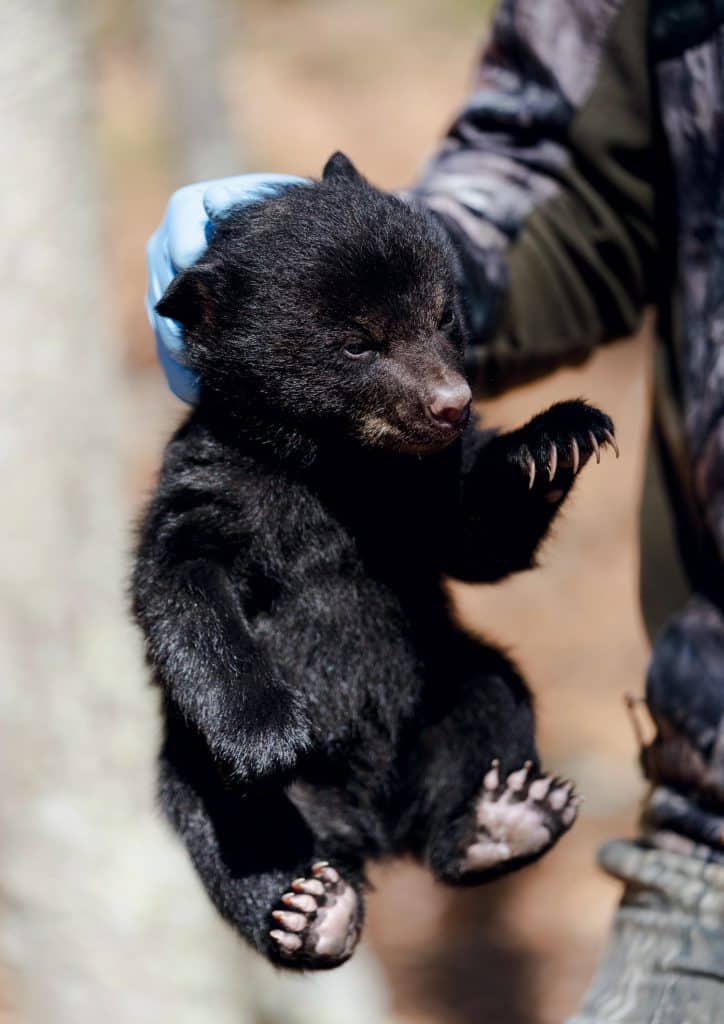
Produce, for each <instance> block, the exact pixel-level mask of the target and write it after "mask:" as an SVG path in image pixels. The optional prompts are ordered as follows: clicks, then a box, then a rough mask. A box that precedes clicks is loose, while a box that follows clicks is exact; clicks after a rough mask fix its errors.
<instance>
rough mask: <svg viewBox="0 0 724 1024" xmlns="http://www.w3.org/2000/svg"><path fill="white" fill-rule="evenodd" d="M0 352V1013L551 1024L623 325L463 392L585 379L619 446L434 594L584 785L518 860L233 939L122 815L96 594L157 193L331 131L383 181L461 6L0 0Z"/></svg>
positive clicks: (592, 697)
mask: <svg viewBox="0 0 724 1024" xmlns="http://www.w3.org/2000/svg"><path fill="white" fill-rule="evenodd" d="M3 6H4V13H5V17H4V19H3V33H2V39H0V53H1V54H2V58H1V59H0V116H1V117H0V135H1V138H0V166H1V167H2V168H3V172H2V173H3V179H4V187H3V190H2V192H3V195H2V200H1V201H2V210H3V213H2V239H1V240H0V253H1V254H2V255H1V262H0V266H2V278H1V279H0V280H1V284H0V287H2V308H3V317H4V323H5V332H4V333H5V337H4V339H3V343H2V346H0V459H1V460H2V464H3V466H4V475H3V483H4V487H3V501H2V503H0V506H1V507H0V546H1V550H2V574H1V575H2V579H1V580H0V716H1V719H2V724H1V725H0V959H1V961H2V967H1V968H0V1021H2V1022H3V1024H9V1022H13V1024H17V1022H25V1021H33V1022H34V1021H35V1020H36V1019H37V1020H40V1019H42V1020H43V1021H47V1020H52V1021H53V1022H54V1024H65V1022H66V1021H68V1022H71V1021H72V1022H73V1024H86V1022H90V1021H93V1022H94V1024H95V1022H97V1021H99V1020H100V1019H101V1015H102V1016H103V1017H104V1018H105V1022H106V1024H111V1022H115V1021H119V1022H120V1021H123V1022H126V1021H129V1022H130V1021H132V1022H134V1024H135V1022H145V1021H149V1022H150V1021H152V1020H153V1021H154V1022H159V1021H166V1020H169V1021H170V1020H173V1021H174V1024H184V1022H186V1021H188V1022H196V1021H199V1022H201V1021H203V1022H204V1024H226V1022H227V1021H228V1022H232V1021H233V1022H238V1024H243V1022H253V1024H277V1022H279V1024H294V1022H297V1021H299V1022H303V1021H305V1022H306V1021H315V1022H325V1021H330V1022H332V1021H334V1022H336V1024H347V1022H350V1024H351V1022H357V1021H360V1022H365V1024H378V1022H382V1021H389V1022H391V1021H393V1020H394V1021H397V1022H398V1024H399V1022H407V1024H473V1022H475V1024H480V1022H483V1021H486V1022H487V1021H490V1022H500V1024H549V1022H550V1024H553V1022H560V1021H562V1020H563V1019H564V1017H565V1016H566V1014H567V1013H570V1012H572V1010H573V1009H574V1008H575V1006H576V1004H577V1001H578V999H579V997H580V995H581V993H582V992H583V990H584V988H585V986H586V983H587V981H588V979H589V977H590V975H591V972H592V970H593V967H594V964H595V961H596V957H597V954H598V952H599V950H600V946H601V943H602V941H603V937H604V935H605V929H606V925H607V921H608V919H609V917H610V914H611V912H612V909H613V907H614V905H615V902H616V899H617V887H616V886H615V885H614V884H613V883H612V882H611V880H609V879H606V878H605V877H604V876H603V875H602V874H601V873H600V872H599V871H598V870H597V869H596V867H595V864H594V861H595V853H596V849H597V846H598V845H599V843H600V842H601V841H602V840H604V839H605V838H608V837H611V836H615V835H624V834H630V833H631V831H632V828H633V822H634V819H635V813H636V806H637V802H638V801H639V799H640V797H641V783H640V781H639V778H638V772H637V768H636V746H635V743H634V740H633V734H632V731H631V728H630V726H629V723H628V721H627V718H626V715H625V712H624V707H623V694H624V693H625V692H626V691H633V692H636V693H638V692H641V690H642V684H643V672H644V667H645V661H646V653H647V652H646V641H645V638H644V633H643V629H642V625H641V621H640V615H639V611H638V578H637V574H638V554H637V534H638V527H637V511H638V502H639V491H640V480H641V474H642V463H643V446H644V441H645V435H646V432H647V426H648V423H647V420H648V415H647V410H648V387H649V376H648V365H649V355H650V347H651V338H650V334H651V329H650V324H647V325H645V327H644V329H643V330H642V332H641V335H640V337H638V338H637V339H635V341H633V343H630V342H629V343H627V344H616V345H613V346H611V347H610V348H609V349H608V350H607V351H606V352H604V353H601V354H600V355H598V356H596V357H595V359H593V360H592V361H591V362H590V363H589V364H587V365H586V366H585V367H584V368H583V369H580V370H576V371H575V372H572V371H566V372H561V373H558V374H556V375H555V376H553V377H551V378H549V379H547V380H546V381H545V382H544V383H543V384H541V385H537V386H535V387H530V388H526V389H523V390H520V391H517V392H514V393H512V394H510V395H509V396H507V397H506V398H505V399H503V400H499V401H496V402H495V403H488V404H487V405H486V406H485V408H484V409H483V412H484V415H485V417H486V418H487V420H488V422H489V423H493V424H498V425H502V426H506V427H507V426H513V425H516V424H518V423H520V422H521V421H522V420H523V419H525V418H526V417H527V416H529V415H530V414H531V413H532V412H534V411H537V410H539V409H540V408H541V407H544V406H545V405H547V404H549V403H550V402H552V401H554V400H557V399H560V398H567V397H574V396H579V395H583V396H585V397H587V398H590V399H591V400H592V401H594V402H595V403H596V404H597V405H600V406H601V407H603V408H604V409H606V410H607V411H608V412H610V414H611V415H612V416H613V418H614V420H615V422H616V425H617V436H618V438H619V441H620V445H621V449H622V456H621V460H620V461H619V462H616V461H615V460H614V459H613V458H612V457H611V456H610V455H608V456H604V458H603V460H602V464H601V466H600V467H595V465H594V466H593V467H590V468H589V469H588V470H587V471H586V472H585V473H584V474H583V477H582V479H581V482H580V484H579V487H578V489H577V492H576V494H575V496H574V498H573V500H572V501H571V502H570V504H569V505H568V506H567V509H566V513H565V515H564V517H563V518H562V519H561V521H560V524H559V526H558V528H557V530H556V534H555V536H554V537H553V538H552V539H551V540H550V541H549V543H548V544H547V546H546V549H545V552H544V559H543V562H544V565H543V568H542V569H541V570H540V571H538V572H536V573H534V574H529V575H528V576H525V577H520V578H517V579H514V580H511V581H509V582H507V583H505V584H504V585H499V586H496V587H471V586H456V587H455V591H454V592H455V597H456V600H457V601H458V604H459V608H460V612H461V615H462V616H463V618H464V619H465V620H466V621H467V622H468V623H469V624H470V626H471V627H472V628H473V629H475V630H478V631H481V632H484V633H485V634H486V635H488V636H490V637H491V638H494V639H496V640H497V641H499V642H501V643H503V644H505V645H506V646H509V647H510V648H512V649H513V651H514V652H515V654H516V656H517V658H518V660H519V662H520V663H521V665H522V667H523V669H524V670H525V672H526V674H527V675H528V677H529V679H530V681H531V684H532V686H533V689H534V691H535V693H536V694H537V698H538V709H539V723H540V725H539V728H540V734H541V747H542V753H543V758H544V760H545V762H546V763H547V765H548V767H549V769H552V770H554V771H557V772H560V773H561V774H565V775H570V776H571V777H573V778H575V779H576V780H577V782H578V784H579V789H580V790H581V792H582V793H583V795H584V798H585V804H584V807H583V813H582V815H581V818H580V820H579V823H578V824H577V825H576V827H575V828H574V830H573V832H572V833H571V834H570V835H569V836H568V837H566V839H565V840H564V841H563V842H562V843H561V844H560V846H559V847H557V848H556V849H555V850H554V851H553V852H552V853H551V854H550V855H549V856H547V857H546V858H545V859H544V860H543V861H542V863H541V864H539V865H536V866H534V867H532V868H529V869H527V870H526V871H524V872H523V873H521V874H518V875H515V876H514V877H512V878H510V879H509V880H506V881H503V882H499V883H495V884H494V885H492V886H490V887H487V888H484V889H480V890H474V889H466V890H463V891H460V892H456V891H455V892H453V891H448V890H445V889H443V888H442V887H440V886H437V885H435V884H434V883H433V882H432V881H431V879H430V878H429V877H428V875H427V874H426V873H425V872H424V871H423V870H422V869H420V868H419V867H416V866H415V865H413V864H408V863H395V864H390V865H385V866H382V867H376V868H375V869H374V870H373V872H372V880H373V883H374V891H373V893H372V894H371V896H370V899H369V924H368V929H367V939H368V942H367V950H363V951H362V952H361V954H360V955H359V956H356V957H355V958H354V960H353V961H352V962H351V963H350V964H349V965H347V966H346V967H344V968H343V969H341V970H340V971H337V972H333V973H332V974H330V975H328V976H324V977H321V978H318V977H315V978H314V979H308V980H307V979H302V980H299V979H292V980H288V979H284V978H282V976H281V975H279V974H277V973H275V972H273V971H272V970H271V969H268V968H267V967H266V965H264V964H262V963H260V962H257V960H256V959H255V958H254V957H252V956H251V954H250V953H248V952H247V951H246V950H245V949H244V948H242V946H241V945H240V944H239V943H238V942H237V940H236V938H235V937H234V936H233V935H231V933H230V932H229V931H228V929H226V926H224V925H223V924H221V922H219V921H218V920H217V918H216V916H215V914H214V913H213V911H212V910H211V908H210V906H208V905H207V903H206V899H205V897H204V895H203V893H202V892H201V888H200V884H199V883H198V882H197V881H196V879H195V877H194V875H193V874H192V872H191V870H190V869H189V867H188V865H187V864H186V860H185V856H184V854H183V852H182V851H181V850H180V849H179V847H178V845H177V844H176V842H175V840H174V839H173V838H172V837H171V836H170V835H169V833H168V831H167V829H166V827H165V825H164V824H163V823H162V822H161V820H160V816H159V815H158V814H157V812H156V810H155V807H154V804H153V786H154V778H153V774H154V765H153V760H154V755H155V748H156V743H157V735H156V734H157V711H156V701H155V697H154V695H153V694H152V693H151V692H149V689H148V687H147V685H146V677H145V672H144V668H143V665H142V659H141V654H140V644H139V640H138V637H137V636H136V635H135V633H134V631H133V630H132V628H131V627H130V625H129V624H128V614H127V602H126V596H125V586H126V579H127V576H128V572H129V567H130V552H131V550H132V543H133V532H132V524H133V520H134V517H135V516H136V515H137V513H138V511H139V509H140V507H141V505H142V503H143V502H144V500H145V498H146V496H147V494H148V492H149V489H150V488H151V486H152V483H153V479H154V474H155V472H156V468H157V466H158V463H159V458H160V452H161V448H162V446H163V444H164V442H165V439H166V438H167V437H168V435H169V433H170V432H171V430H172V429H173V428H174V426H175V424H176V423H177V422H178V420H179V418H180V417H181V416H182V415H183V409H182V408H181V406H180V405H179V403H178V402H176V401H175V400H174V399H173V398H172V396H171V395H170V394H169V393H168V391H167V390H166V388H165V385H164V382H163V380H162V377H161V375H160V372H159V370H158V367H157V365H156V362H155V357H154V349H153V343H152V337H151V332H150V329H149V327H148V325H147V323H146V319H145V314H144V311H143V293H144V287H145V266H144V252H143V250H144V244H145V241H146V239H147V237H148V235H149V234H150V233H151V231H152V230H153V229H154V228H155V226H156V225H157V223H158V221H159V220H160V218H161V216H162V213H163V209H164V206H165V202H166V200H167V198H168V195H169V193H170V191H171V190H172V189H174V188H176V187H178V186H180V185H182V184H185V183H187V182H189V181H191V180H195V179H199V178H205V177H213V176H224V175H228V174H233V173H238V172H242V171H246V170H270V171H285V172H290V173H298V174H303V175H314V174H318V173H319V172H320V170H321V167H322V165H323V163H324V161H325V159H326V157H327V156H328V155H329V154H330V153H331V152H332V151H333V150H335V149H342V150H344V151H345V152H347V153H348V154H349V155H350V157H351V158H352V159H353V160H354V161H355V163H356V164H357V165H358V166H359V167H360V168H361V169H362V170H363V171H364V172H365V173H366V174H367V175H368V176H369V177H370V178H371V179H372V181H374V182H375V183H376V184H379V185H381V186H383V187H390V188H393V187H401V186H404V185H406V184H407V183H409V182H410V181H411V180H412V179H413V177H414V175H415V173H416V168H417V167H418V166H419V165H420V163H421V162H422V161H423V159H424V158H425V156H426V155H427V154H428V153H429V152H430V151H431V149H432V148H433V147H434V146H435V144H436V141H437V139H438V138H439V136H440V135H441V133H442V132H443V130H444V129H445V127H446V125H447V124H448V122H449V121H450V120H451V118H452V116H453V114H454V112H455V111H456V109H457V107H458V106H459V105H460V103H461V101H462V99H463V97H464V95H465V92H466V89H467V88H468V87H469V84H470V75H471V72H472V68H473V65H474V60H475V57H476V53H477V49H478V47H479V45H480V44H481V42H482V40H483V38H484V34H485V29H486V24H487V23H488V20H489V17H490V10H491V5H490V4H489V3H488V2H486V0H477V2H476V0H444V2H443V0H414V2H413V0H366V2H365V3H364V4H362V3H353V2H352V0H155V2H154V3H152V4H151V3H143V2H142V0H140V2H136V3H128V2H124V0H96V2H95V3H94V4H92V5H91V4H89V3H83V2H81V0H5V4H4V5H3Z"/></svg>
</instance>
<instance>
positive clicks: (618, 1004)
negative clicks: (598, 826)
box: [567, 840, 724, 1024]
mask: <svg viewBox="0 0 724 1024" xmlns="http://www.w3.org/2000/svg"><path fill="white" fill-rule="evenodd" d="M600 861H601V865H602V867H603V868H604V869H605V870H606V871H607V872H609V873H610V874H612V875H614V876H615V877H617V878H620V879H621V880H622V881H623V882H624V883H625V889H624V894H623V898H622V900H621V904H620V906H619V908H618V910H617V912H616V915H615V917H614V921H613V925H612V928H611V932H610V934H609V939H608V945H607V948H606V950H605V952H604V954H603V958H602V961H601V963H600V965H599V969H598V972H597V975H596V977H595V978H594V980H593V982H592V983H591V985H590V987H589V990H588V993H587V994H586V997H585V999H584V1002H583V1006H582V1008H581V1010H580V1011H579V1012H578V1013H577V1014H576V1015H575V1016H574V1017H573V1018H571V1019H570V1020H569V1021H568V1022H567V1024H721V1022H722V1021H724V865H722V864H718V863H712V862H706V861H703V860H698V859H697V858H695V857H690V856H684V855H682V854H678V853H672V852H669V851H667V850H660V849H656V848H652V847H647V846H645V845H643V844H640V843H635V842H630V841H625V840H615V841H613V842H611V843H608V844H607V845H606V846H604V847H603V849H602V851H601V854H600Z"/></svg>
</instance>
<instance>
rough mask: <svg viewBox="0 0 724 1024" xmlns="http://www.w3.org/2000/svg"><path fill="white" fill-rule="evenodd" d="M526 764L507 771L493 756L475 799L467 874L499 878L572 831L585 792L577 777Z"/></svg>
mask: <svg viewBox="0 0 724 1024" xmlns="http://www.w3.org/2000/svg"><path fill="white" fill-rule="evenodd" d="M532 767H533V766H532V764H531V762H530V761H526V763H525V764H524V765H523V767H522V768H521V769H519V770H518V771H515V772H511V774H510V775H508V777H507V778H503V777H501V773H500V762H499V761H498V760H497V759H496V760H495V761H493V762H492V764H491V766H490V770H489V771H488V772H487V774H486V775H485V778H484V779H483V787H482V791H481V793H480V795H479V797H478V799H477V802H476V805H475V835H474V837H473V839H472V840H471V841H470V842H469V844H468V845H467V847H466V848H465V851H464V853H463V858H462V864H461V874H462V876H463V877H465V876H469V875H476V876H477V875H480V876H484V877H485V878H495V877H497V876H498V875H502V874H505V873H506V872H508V871H513V870H514V869H516V868H519V867H522V866H523V864H526V863H529V862H530V861H532V860H536V859H537V858H538V857H540V856H541V854H543V853H545V851H546V850H548V849H549V848H550V847H551V846H552V845H553V844H554V843H555V842H556V840H557V839H559V838H560V836H561V835H562V834H563V833H564V832H565V831H567V830H568V829H569V828H570V827H571V825H572V824H573V822H574V821H575V820H576V816H577V814H578V804H579V802H580V798H579V797H578V796H576V794H575V793H574V791H573V783H571V782H567V781H565V780H562V779H553V778H551V777H550V776H548V775H537V774H534V773H533V772H532Z"/></svg>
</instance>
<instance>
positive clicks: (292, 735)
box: [134, 154, 616, 968]
mask: <svg viewBox="0 0 724 1024" xmlns="http://www.w3.org/2000/svg"><path fill="white" fill-rule="evenodd" d="M452 268H453V257H452V254H451V252H450V250H449V249H448V245H447V243H446V240H445V239H444V237H443V235H442V233H441V231H440V230H439V228H438V227H437V226H436V224H435V222H434V220H433V219H432V218H431V217H430V216H429V215H428V214H426V213H425V212H424V211H422V210H418V209H415V208H414V207H412V206H411V205H408V204H405V203H404V202H402V201H401V200H400V199H398V198H396V197H394V196H391V195H388V194H384V193H382V192H379V191H377V190H376V189H375V188H373V187H372V186H371V185H369V184H368V183H367V182H366V181H365V180H364V179H363V178H362V177H361V176H360V175H359V174H358V173H357V171H356V170H355V169H354V167H353V166H352V165H351V164H350V162H349V161H348V160H347V158H346V157H344V156H343V155H342V154H336V155H335V156H334V157H332V158H331V159H330V160H329V162H328V164H327V166H326V167H325V169H324V174H323V177H322V180H321V181H319V182H315V183H310V184H305V185H299V186H295V187H292V188H289V189H288V190H286V191H285V192H283V193H282V194H279V195H278V196H276V197H275V198H271V199H268V200H266V201H265V202H263V203H258V204H255V205H251V206H248V207H245V208H240V209H237V210H235V211H233V212H232V213H231V214H230V215H229V216H228V217H227V218H225V219H223V220H220V221H218V222H217V223H216V225H215V231H214V235H213V238H212V240H211V242H210V245H209V248H208V251H207V252H206V254H205V255H204V256H203V257H202V258H201V260H200V261H199V263H198V264H197V265H195V266H194V267H192V268H191V269H190V270H186V271H184V272H183V273H181V274H179V276H178V277H177V278H176V279H175V280H174V281H173V283H172V284H171V286H170V287H169V289H168V291H167V292H166V294H165V295H164V297H163V299H162V300H161V302H160V303H159V307H158V308H159V311H160V312H161V313H162V314H164V315H166V316H171V317H174V318H176V319H177V320H179V321H180V322H181V323H182V324H183V326H184V329H185V337H186V342H187V347H188V356H189V361H190V363H191V365H193V367H195V368H196V369H197V370H198V371H199V372H200V375H201V379H202V380H203V388H202V396H201V399H200V401H199V404H198V406H197V407H196V408H195V409H194V410H193V412H191V414H190V415H189V417H188V419H187V420H186V422H185V423H184V424H183V426H182V427H181V428H180V430H179V431H178V432H177V433H176V435H175V436H174V437H173V439H172V440H171V442H170V443H169V445H168V448H167V450H166V454H165V459H164V464H163V469H162V471H161V476H160V482H159V484H158V488H157V490H156V492H155V494H154V496H153V499H152V501H151V503H150V507H149V509H148V512H147V514H146V516H145V520H144V522H143V525H142V528H141V536H140V545H139V549H138V556H137V563H136V568H135V575H134V610H135V614H136V617H137V619H138V621H139V623H140V624H141V627H142V628H143V631H144V633H145V637H146V643H147V651H148V658H149V660H150V663H151V665H152V667H153V671H154V676H155V679H156V681H157V683H158V684H159V686H160V688H161V691H162V695H163V709H164V720H165V734H164V742H163V750H162V753H161V796H162V801H163V806H164V808H165V810H166V812H167V814H168V816H169V817H170V819H171V821H172V822H173V824H174V825H175V827H176V829H177V830H178V831H179V833H180V834H181V836H182V837H183V840H184V842H185V843H186V845H187V847H188V849H189V851H190V854H191V857H192V858H193V862H194V864H195V866H196V868H197V870H198V872H199V874H200V875H201V878H202V880H203V882H204V885H205V886H206V888H207V890H208V892H209V895H210V897H211V899H212V900H213V901H214V903H215V904H216V906H217V907H218V909H219V911H220V912H221V913H222V914H223V915H224V916H225V917H226V918H227V919H228V920H229V921H230V922H232V924H233V925H234V926H235V927H236V928H237V929H238V931H239V932H240V933H241V934H242V935H243V936H244V937H245V938H246V939H247V940H248V941H249V942H250V943H252V945H253V946H255V947H256V949H257V950H259V952H261V953H262V954H264V955H265V956H267V957H269V958H270V959H271V960H273V961H275V962H276V963H278V964H281V965H284V966H287V967H295V968H325V967H334V966H336V965H337V964H339V963H341V962H343V961H344V960H346V959H347V958H348V957H349V956H350V955H351V953H352V951H353V949H354V947H355V944H356V943H357V940H358V938H359V934H360V929H361V925H362V917H363V904H362V894H363V889H364V867H365V861H366V860H368V859H369V858H377V857H384V856H387V855H394V854H400V853H407V854H413V855H414V856H416V857H418V858H419V859H420V860H422V861H423V862H425V863H426V864H427V865H429V867H430V869H431V870H432V871H433V872H434V874H435V875H436V877H437V878H439V879H440V880H442V881H444V882H449V883H453V884H473V885H474V884H478V883H480V882H483V881H486V880H488V879H491V878H494V877H496V876H498V875H501V874H503V873H504V872H507V871H510V870H513V869H515V868H518V867H520V866H522V865H524V864H526V863H529V862H530V861H533V860H535V859H536V858H537V857H539V856H540V855H541V854H542V853H544V852H545V851H546V850H547V849H548V848H549V847H551V846H552V845H553V843H555V841H556V840H557V839H558V838H559V836H560V835H561V834H562V833H563V832H564V831H565V830H566V829H567V828H569V827H570V825H571V824H572V823H573V821H574V819H575V817H576V805H577V798H576V796H575V794H574V793H573V787H572V785H571V784H570V783H569V782H565V781H563V780H560V779H554V778H551V777H550V776H548V775H546V774H545V773H544V772H543V771H542V769H541V767H540V763H539V760H538V755H537V753H536V744H535V733H534V722H533V711H532V706H531V697H530V694H529V692H528V688H527V686H526V684H525V682H524V681H523V679H522V678H521V677H520V675H519V673H518V671H517V670H516V668H515V666H514V665H513V664H512V663H511V662H510V661H509V660H508V658H507V657H506V656H505V655H504V654H502V653H501V652H500V651H499V650H496V649H495V648H494V647H492V646H490V645H489V644H486V643H485V642H484V641H483V640H481V639H480V638H478V637H473V636H470V635H469V634H467V633H466V632H464V631H463V630H462V629H461V628H460V627H459V626H458V625H456V622H455V619H454V617H453V615H452V613H451V610H450V608H449V605H448V601H447V599H446V596H445V590H444V577H446V576H451V577H454V578H456V579H463V580H470V581H493V580H499V579H501V578H502V577H504V576H506V575H507V574H509V573H512V572H516V571H518V570H521V569H526V568H528V567H530V566H531V565H532V563H533V558H534V555H535V551H536V548H537V547H538V545H539V543H540V542H541V540H542V539H543V537H544V536H545V534H546V532H547V530H548V527H549V525H550V523H551V520H552V519H553V517H554V516H555V514H556V513H557V511H558V509H559V508H560V505H561V502H562V501H563V499H564V498H565V496H566V494H567V493H568V491H569V490H570V488H571V486H572V484H573V481H574V479H575V477H576V474H577V473H578V471H579V469H580V468H581V467H582V466H583V465H584V464H585V462H586V461H587V460H588V458H589V457H590V455H591V454H592V453H595V454H596V457H597V458H598V457H599V454H600V448H601V446H604V445H606V444H609V445H611V446H613V447H614V448H615V447H616V442H615V440H614V435H613V425H612V423H611V421H610V420H609V418H608V417H607V416H605V415H604V414H603V413H601V412H599V411H598V410H597V409H593V408H591V407H590V406H588V405H586V404H584V403H582V402H578V401H572V402H564V403H561V404H559V405H555V406H553V407H552V408H551V409H549V410H548V411H547V412H544V413H541V414H540V415H538V416H536V417H535V418H534V419H533V420H531V422H530V423H528V424H527V426H524V427H522V428H521V429H520V430H516V431H513V432H512V433H507V434H500V433H496V432H494V431H482V430H479V429H477V428H476V426H475V425H474V423H473V422H472V420H471V418H470V399H471V395H470V389H469V387H468V384H467V382H466V380H465V377H464V375H463V346H464V340H465V338H464V334H465V327H464V323H465V321H464V315H463V311H462V310H461V309H460V305H459V298H458V295H457V293H456V287H455V280H454V274H453V269H452Z"/></svg>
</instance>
